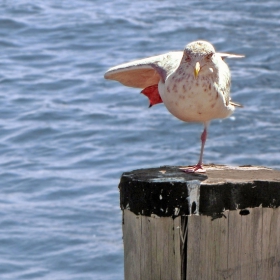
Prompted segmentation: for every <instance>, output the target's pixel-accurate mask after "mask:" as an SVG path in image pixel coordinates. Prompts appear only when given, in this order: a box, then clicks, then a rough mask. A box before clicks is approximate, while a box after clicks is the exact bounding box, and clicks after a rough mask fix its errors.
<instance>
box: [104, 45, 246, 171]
mask: <svg viewBox="0 0 280 280" xmlns="http://www.w3.org/2000/svg"><path fill="white" fill-rule="evenodd" d="M241 57H244V56H243V55H236V54H229V53H218V52H216V51H215V49H214V47H213V45H212V44H210V43H209V42H207V41H201V40H200V41H194V42H191V43H189V44H187V45H186V47H185V49H184V50H183V51H173V52H169V53H165V54H161V55H157V56H152V57H148V58H144V59H140V60H135V61H132V62H128V63H124V64H120V65H117V66H115V67H112V68H110V69H109V70H108V71H107V72H106V73H105V75H104V78H105V79H110V80H116V81H118V82H120V83H122V84H123V85H125V86H128V87H135V88H141V89H143V90H142V91H141V93H143V94H144V95H146V96H147V97H148V98H149V102H150V105H149V107H152V106H154V105H156V104H159V103H162V102H163V103H164V105H165V107H166V108H167V110H168V111H169V112H170V113H171V114H172V115H174V116H175V117H176V118H178V119H179V120H182V121H184V122H200V123H203V125H204V130H203V132H202V134H201V148H200V156H199V160H198V163H197V164H196V165H194V166H187V167H183V168H181V170H182V171H184V172H187V173H189V172H205V169H204V168H203V163H202V159H203V151H204V146H205V142H206V139H207V133H208V127H209V124H210V121H211V120H213V119H223V118H227V117H229V116H230V115H231V114H232V113H233V112H234V110H235V108H236V107H242V105H240V104H238V103H235V102H233V101H231V98H230V84H231V75H230V70H229V68H228V66H227V64H226V63H225V62H224V59H225V58H241Z"/></svg>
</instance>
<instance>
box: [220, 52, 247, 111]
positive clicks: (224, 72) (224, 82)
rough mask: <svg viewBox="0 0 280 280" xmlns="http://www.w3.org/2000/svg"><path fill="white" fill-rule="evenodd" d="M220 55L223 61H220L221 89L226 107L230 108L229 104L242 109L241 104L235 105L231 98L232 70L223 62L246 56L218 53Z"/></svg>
mask: <svg viewBox="0 0 280 280" xmlns="http://www.w3.org/2000/svg"><path fill="white" fill-rule="evenodd" d="M216 54H217V55H219V56H220V57H221V58H222V60H221V61H220V68H219V69H220V73H219V76H220V89H221V91H222V93H223V95H224V98H225V102H226V105H227V106H228V105H229V104H231V105H234V106H236V107H242V105H241V104H238V103H234V102H232V101H231V98H230V84H231V75H230V70H229V68H228V66H227V64H226V63H225V62H224V61H223V60H224V59H225V58H242V57H244V55H239V54H230V53H216Z"/></svg>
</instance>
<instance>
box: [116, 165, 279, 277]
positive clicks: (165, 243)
mask: <svg viewBox="0 0 280 280" xmlns="http://www.w3.org/2000/svg"><path fill="white" fill-rule="evenodd" d="M206 170H207V173H205V174H186V173H183V172H181V171H180V170H179V169H178V167H170V166H163V167H160V168H152V169H141V170H134V171H132V172H126V173H124V174H123V175H122V178H121V181H120V185H119V188H120V200H121V209H122V210H123V241H124V256H125V257H124V258H125V260H124V262H125V280H138V279H139V280H164V279H166V280H185V279H187V280H199V279H201V280H211V279H213V280H220V279H221V280H222V279H223V280H224V279H230V280H233V279H236V280H256V279H259V280H277V279H280V207H279V206H280V171H279V170H278V171H277V170H272V169H268V168H265V167H256V166H243V167H228V166H216V165H215V166H214V165H208V166H206ZM278 207H279V208H278Z"/></svg>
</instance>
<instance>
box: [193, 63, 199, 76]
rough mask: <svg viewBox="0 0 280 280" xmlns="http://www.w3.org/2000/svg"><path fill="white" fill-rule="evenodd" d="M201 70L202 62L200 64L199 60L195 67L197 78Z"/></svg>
mask: <svg viewBox="0 0 280 280" xmlns="http://www.w3.org/2000/svg"><path fill="white" fill-rule="evenodd" d="M199 71H200V64H199V62H197V63H196V64H195V68H194V76H195V78H197V76H198V73H199Z"/></svg>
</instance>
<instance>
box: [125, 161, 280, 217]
mask: <svg viewBox="0 0 280 280" xmlns="http://www.w3.org/2000/svg"><path fill="white" fill-rule="evenodd" d="M205 168H206V173H204V174H199V173H189V174H187V173H184V172H182V171H180V170H179V167H178V166H162V167H159V168H150V169H139V170H133V171H131V172H125V173H123V175H122V177H121V181H120V184H119V188H120V198H121V201H120V203H121V208H122V209H129V210H130V211H132V212H133V213H135V214H136V215H145V216H151V215H156V216H159V217H176V216H182V215H191V214H201V215H210V216H213V217H215V216H217V215H218V216H219V215H220V214H221V213H222V212H223V211H225V210H236V209H243V210H244V209H246V208H253V207H279V206H280V170H273V169H269V168H266V167H261V166H239V167H232V166H231V167H229V166H223V165H206V166H205ZM244 214H245V215H246V211H244Z"/></svg>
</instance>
